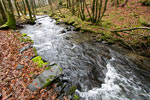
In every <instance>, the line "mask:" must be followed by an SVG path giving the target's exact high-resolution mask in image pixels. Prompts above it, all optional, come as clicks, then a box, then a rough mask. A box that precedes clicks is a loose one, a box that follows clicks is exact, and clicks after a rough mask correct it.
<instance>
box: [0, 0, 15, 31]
mask: <svg viewBox="0 0 150 100" xmlns="http://www.w3.org/2000/svg"><path fill="white" fill-rule="evenodd" d="M4 5H5V6H6V9H5V10H6V14H7V15H6V16H7V22H6V23H5V24H4V25H2V26H1V28H11V29H16V20H15V16H14V10H13V6H12V4H11V0H4Z"/></svg>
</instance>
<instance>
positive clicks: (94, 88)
mask: <svg viewBox="0 0 150 100" xmlns="http://www.w3.org/2000/svg"><path fill="white" fill-rule="evenodd" d="M39 17H40V16H39ZM68 27H71V26H67V25H64V24H60V25H56V21H55V20H54V19H51V18H49V17H48V16H47V17H44V18H39V19H38V20H36V24H35V25H24V28H23V29H22V30H21V32H22V33H27V34H28V35H29V36H30V37H31V39H33V40H34V47H35V48H36V49H37V52H38V54H39V55H40V56H42V58H43V59H44V60H46V61H48V62H55V63H56V64H58V65H59V66H61V67H62V68H63V76H62V80H63V81H66V82H69V83H70V84H72V85H75V86H77V90H76V94H77V95H78V96H79V97H80V99H81V100H82V99H83V100H106V99H107V100H111V99H116V100H127V99H136V100H141V99H144V100H148V99H149V98H150V95H149V91H150V90H149V87H150V86H149V79H148V77H149V76H150V75H149V71H148V70H143V69H139V68H138V66H141V65H139V64H138V63H135V62H136V61H135V62H134V61H132V60H130V59H133V58H129V57H128V56H126V54H129V53H131V52H130V51H128V50H125V49H123V48H120V47H118V46H110V45H108V44H105V43H98V42H92V40H93V38H92V37H93V36H92V35H91V34H90V33H80V32H75V31H72V28H71V30H68V31H65V32H64V30H66V29H68ZM41 37H42V38H41ZM131 54H132V53H131ZM147 65H148V64H147ZM141 73H144V74H141ZM73 90H74V89H73ZM108 93H109V94H108Z"/></svg>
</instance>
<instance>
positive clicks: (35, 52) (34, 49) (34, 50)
mask: <svg viewBox="0 0 150 100" xmlns="http://www.w3.org/2000/svg"><path fill="white" fill-rule="evenodd" d="M33 52H34V54H35V56H38V53H37V50H36V48H35V47H34V48H33Z"/></svg>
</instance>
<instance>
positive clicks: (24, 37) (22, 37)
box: [20, 33, 34, 43]
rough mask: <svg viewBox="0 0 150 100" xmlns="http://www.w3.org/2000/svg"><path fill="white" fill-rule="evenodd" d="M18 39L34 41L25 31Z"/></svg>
mask: <svg viewBox="0 0 150 100" xmlns="http://www.w3.org/2000/svg"><path fill="white" fill-rule="evenodd" d="M20 41H21V42H31V43H34V41H33V40H32V39H31V37H30V36H27V34H26V33H23V34H22V36H21V38H20Z"/></svg>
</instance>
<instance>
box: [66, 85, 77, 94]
mask: <svg viewBox="0 0 150 100" xmlns="http://www.w3.org/2000/svg"><path fill="white" fill-rule="evenodd" d="M76 89H77V87H76V86H72V87H71V88H70V90H69V92H68V94H69V95H72V94H73V93H74V92H75V91H76Z"/></svg>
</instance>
